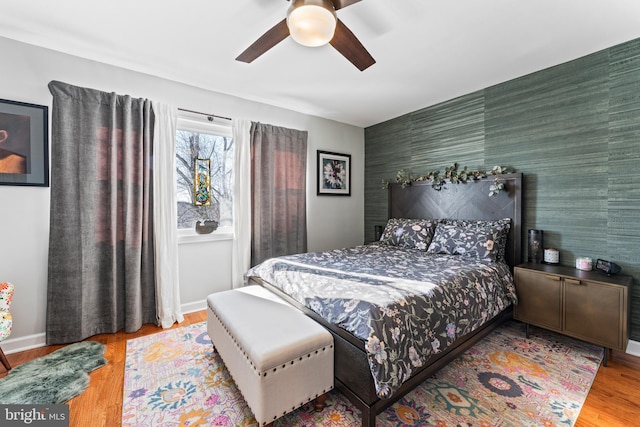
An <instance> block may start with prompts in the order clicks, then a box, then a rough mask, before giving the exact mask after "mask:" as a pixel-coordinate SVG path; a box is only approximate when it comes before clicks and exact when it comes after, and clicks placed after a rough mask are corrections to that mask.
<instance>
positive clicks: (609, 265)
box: [596, 259, 622, 275]
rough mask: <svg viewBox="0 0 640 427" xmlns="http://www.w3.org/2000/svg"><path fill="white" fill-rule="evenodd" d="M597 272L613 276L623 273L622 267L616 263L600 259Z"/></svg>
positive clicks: (597, 262)
mask: <svg viewBox="0 0 640 427" xmlns="http://www.w3.org/2000/svg"><path fill="white" fill-rule="evenodd" d="M596 270H598V271H600V272H602V273H605V274H609V275H611V274H618V273H620V272H621V271H622V268H620V266H619V265H618V264H616V263H615V262H611V261H607V260H604V259H598V260H597V261H596Z"/></svg>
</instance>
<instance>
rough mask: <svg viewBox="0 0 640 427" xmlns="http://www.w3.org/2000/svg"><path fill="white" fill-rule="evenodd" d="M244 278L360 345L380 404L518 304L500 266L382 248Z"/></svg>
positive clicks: (320, 257) (255, 271) (296, 259)
mask: <svg viewBox="0 0 640 427" xmlns="http://www.w3.org/2000/svg"><path fill="white" fill-rule="evenodd" d="M247 277H248V278H251V277H259V278H262V279H263V280H265V281H267V282H269V283H271V284H272V285H274V286H276V287H278V288H280V289H281V290H282V291H284V292H285V293H287V294H288V295H290V296H292V297H293V298H294V299H295V300H297V301H298V302H300V303H301V304H304V305H305V306H306V307H308V308H309V309H311V310H313V311H315V312H316V313H318V314H319V315H321V316H322V317H323V318H324V319H326V320H327V321H328V322H331V323H333V324H335V325H337V326H339V327H341V328H343V329H345V330H347V331H349V332H350V333H352V334H353V335H355V336H356V337H358V338H359V339H361V340H362V341H363V342H364V345H365V348H366V350H367V353H368V359H369V366H370V367H371V373H372V374H373V378H374V383H375V386H376V392H377V394H378V396H379V397H381V398H386V397H389V396H390V395H391V394H393V393H394V392H395V391H396V390H397V389H398V387H400V385H402V383H403V382H404V381H405V380H407V379H408V378H409V377H410V376H411V375H412V373H413V372H414V371H415V370H417V369H419V368H420V367H421V366H423V365H424V364H425V363H426V362H427V359H428V358H429V357H430V356H431V355H433V354H436V353H439V352H441V351H443V350H444V349H446V348H447V347H448V346H449V345H450V344H451V343H452V342H453V341H454V340H455V339H456V337H459V336H462V335H465V334H467V333H469V332H471V331H473V330H475V329H477V328H478V327H479V326H481V325H482V324H483V323H485V322H486V321H487V320H489V319H491V318H492V317H494V316H495V315H497V314H498V313H499V312H501V311H502V310H503V309H504V308H506V307H507V306H508V305H509V304H511V303H515V302H516V293H515V288H514V285H513V278H512V275H511V272H510V270H509V267H508V266H507V265H506V264H505V263H502V262H498V263H496V262H487V261H476V260H474V259H470V258H464V257H462V256H455V255H428V254H426V253H425V252H423V251H418V250H411V249H402V248H399V247H395V246H386V245H381V244H372V245H366V246H356V247H353V248H346V249H337V250H332V251H326V252H313V253H306V254H299V255H290V256H285V257H279V258H272V259H269V260H267V261H265V262H263V263H262V264H260V265H258V266H256V267H254V268H252V269H251V270H249V272H248V273H247Z"/></svg>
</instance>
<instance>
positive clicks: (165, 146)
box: [152, 102, 184, 328]
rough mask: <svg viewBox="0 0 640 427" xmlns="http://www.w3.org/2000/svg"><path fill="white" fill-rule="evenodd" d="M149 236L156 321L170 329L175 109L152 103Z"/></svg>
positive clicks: (176, 287)
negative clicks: (153, 252) (153, 261)
mask: <svg viewBox="0 0 640 427" xmlns="http://www.w3.org/2000/svg"><path fill="white" fill-rule="evenodd" d="M152 107H153V112H154V114H155V124H154V128H153V223H154V225H153V236H154V243H155V268H156V306H157V316H158V324H159V325H160V326H162V327H163V328H170V327H171V326H172V325H173V324H174V323H175V322H178V323H180V322H182V321H183V320H184V316H183V315H182V309H181V307H180V305H181V304H180V284H179V279H178V207H177V201H176V127H177V121H178V110H177V109H176V108H175V107H172V106H170V105H167V104H163V103H159V102H152Z"/></svg>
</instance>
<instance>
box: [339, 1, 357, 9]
mask: <svg viewBox="0 0 640 427" xmlns="http://www.w3.org/2000/svg"><path fill="white" fill-rule="evenodd" d="M359 1H360V0H332V2H333V7H335V8H336V10H338V9H344V8H345V7H347V6H351V5H352V4H354V3H358V2H359Z"/></svg>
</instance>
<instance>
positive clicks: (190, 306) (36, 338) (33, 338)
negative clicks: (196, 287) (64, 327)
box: [1, 300, 207, 354]
mask: <svg viewBox="0 0 640 427" xmlns="http://www.w3.org/2000/svg"><path fill="white" fill-rule="evenodd" d="M180 308H181V309H182V313H184V314H186V313H193V312H194V311H200V310H205V309H206V308H207V300H202V301H194V302H188V303H186V304H182V305H181V306H180ZM1 345H2V351H3V352H4V353H5V354H12V353H19V352H21V351H26V350H32V349H34V348H39V347H44V346H46V345H47V334H45V333H44V332H41V333H38V334H33V335H27V336H24V337H18V338H9V339H7V340H4V341H2V344H1Z"/></svg>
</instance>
